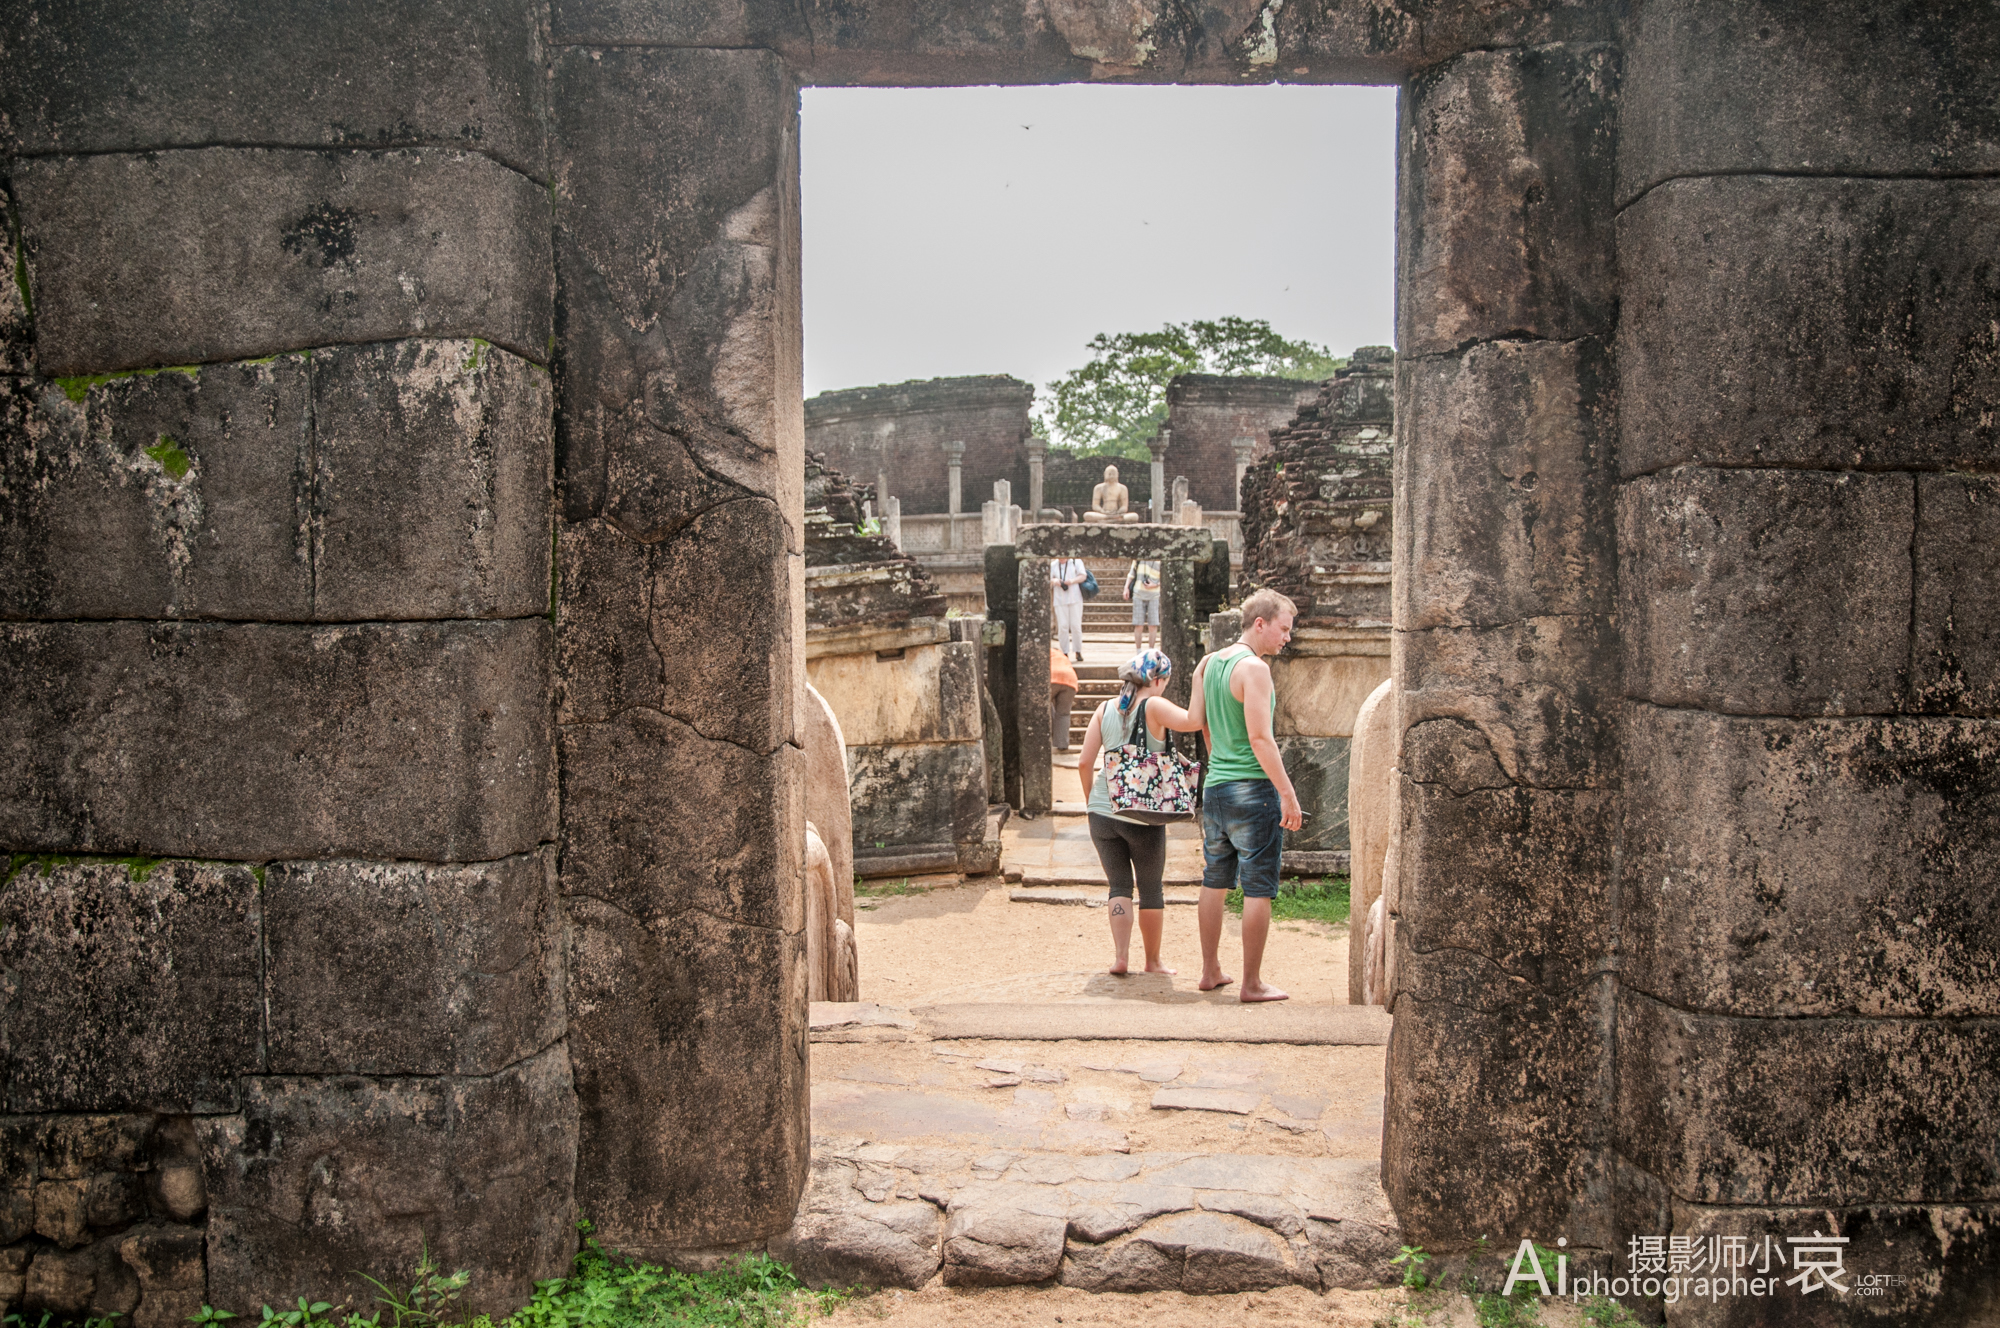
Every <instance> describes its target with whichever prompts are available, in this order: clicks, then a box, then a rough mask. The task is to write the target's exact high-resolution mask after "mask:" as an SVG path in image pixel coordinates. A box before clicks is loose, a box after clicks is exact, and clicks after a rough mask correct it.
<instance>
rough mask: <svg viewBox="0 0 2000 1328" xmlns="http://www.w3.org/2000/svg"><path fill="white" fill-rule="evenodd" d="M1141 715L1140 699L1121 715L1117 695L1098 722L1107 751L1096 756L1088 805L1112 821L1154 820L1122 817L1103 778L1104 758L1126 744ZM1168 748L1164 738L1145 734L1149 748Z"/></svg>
mask: <svg viewBox="0 0 2000 1328" xmlns="http://www.w3.org/2000/svg"><path fill="white" fill-rule="evenodd" d="M1138 715H1139V702H1137V701H1134V702H1133V703H1132V708H1131V709H1130V710H1128V711H1126V712H1125V713H1124V714H1122V715H1121V714H1119V713H1118V701H1117V699H1116V698H1115V697H1114V698H1113V699H1111V700H1109V701H1106V702H1105V703H1104V709H1103V715H1102V717H1101V718H1100V719H1099V720H1098V721H1097V733H1098V736H1099V737H1100V738H1102V739H1103V740H1104V751H1103V752H1102V753H1101V754H1100V755H1099V756H1098V758H1097V778H1096V779H1094V780H1092V781H1091V784H1090V801H1089V802H1088V803H1087V804H1085V805H1086V806H1088V807H1089V809H1090V810H1091V811H1093V812H1096V813H1097V814H1098V815H1099V816H1109V817H1110V818H1111V819H1112V820H1114V821H1123V822H1125V823H1126V824H1127V825H1148V824H1151V823H1150V822H1147V821H1138V820H1134V819H1133V818H1132V817H1130V816H1120V815H1119V814H1118V813H1117V812H1116V811H1114V810H1112V807H1111V785H1110V783H1109V782H1107V781H1106V780H1105V778H1104V760H1105V758H1106V757H1108V756H1109V755H1110V754H1111V751H1112V749H1113V748H1116V747H1123V746H1124V745H1125V741H1126V739H1127V738H1129V737H1130V736H1131V726H1132V722H1133V720H1135V719H1137V718H1138ZM1166 749H1167V744H1166V743H1165V742H1164V741H1163V740H1161V739H1159V738H1155V737H1154V736H1153V735H1152V734H1150V733H1148V734H1147V735H1146V750H1148V751H1153V752H1163V751H1165V750H1166Z"/></svg>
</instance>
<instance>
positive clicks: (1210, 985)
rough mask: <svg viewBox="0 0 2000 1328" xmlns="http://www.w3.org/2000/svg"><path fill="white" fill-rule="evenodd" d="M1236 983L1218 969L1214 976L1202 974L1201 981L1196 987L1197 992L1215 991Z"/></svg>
mask: <svg viewBox="0 0 2000 1328" xmlns="http://www.w3.org/2000/svg"><path fill="white" fill-rule="evenodd" d="M1234 981H1236V979H1235V978H1232V977H1230V976H1229V975H1228V974H1227V973H1224V972H1222V971H1221V970H1220V969H1217V970H1216V972H1215V973H1214V975H1213V976H1211V975H1209V974H1207V973H1204V974H1202V975H1201V981H1200V982H1197V983H1195V984H1194V985H1195V990H1196V991H1214V990H1215V989H1216V988H1217V987H1226V986H1228V985H1229V984H1230V983H1232V982H1234Z"/></svg>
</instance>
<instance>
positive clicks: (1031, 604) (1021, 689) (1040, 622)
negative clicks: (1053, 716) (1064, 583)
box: [1014, 556, 1055, 816]
mask: <svg viewBox="0 0 2000 1328" xmlns="http://www.w3.org/2000/svg"><path fill="white" fill-rule="evenodd" d="M1019 569H1020V582H1019V584H1020V598H1019V601H1018V602H1017V604H1016V607H1015V615H1016V616H1015V619H1014V622H1015V629H1016V635H1017V637H1018V638H1019V642H1020V644H1019V645H1018V646H1016V647H1015V650H1014V694H1015V697H1016V701H1015V709H1014V713H1015V729H1016V731H1017V732H1019V734H1020V735H1021V737H1020V747H1021V810H1022V811H1023V812H1026V813H1028V814H1029V815H1031V816H1042V815H1045V814H1047V812H1048V811H1049V809H1050V808H1051V807H1052V806H1054V803H1053V802H1052V801H1051V799H1052V797H1053V796H1054V789H1053V786H1052V780H1053V776H1054V771H1053V769H1052V768H1051V767H1052V764H1053V761H1054V757H1053V754H1052V753H1053V749H1052V748H1051V747H1050V746H1049V742H1050V734H1049V635H1050V630H1051V628H1052V627H1053V626H1054V625H1055V624H1054V616H1055V598H1054V593H1053V590H1052V588H1051V587H1050V585H1049V560H1048V559H1047V558H1043V557H1036V556H1027V557H1022V558H1020V559H1019Z"/></svg>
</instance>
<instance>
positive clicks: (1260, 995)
mask: <svg viewBox="0 0 2000 1328" xmlns="http://www.w3.org/2000/svg"><path fill="white" fill-rule="evenodd" d="M1236 999H1237V1000H1239V1001H1241V1002H1242V1003H1243V1004H1245V1005H1250V1004H1253V1003H1255V1002H1257V1001H1289V1000H1290V999H1292V998H1291V995H1290V994H1289V993H1287V992H1282V991H1279V990H1278V989H1277V988H1276V987H1274V986H1272V985H1271V984H1270V983H1268V982H1260V983H1258V984H1257V985H1256V986H1254V987H1245V988H1244V989H1243V990H1242V991H1241V992H1239V993H1238V994H1237V997H1236Z"/></svg>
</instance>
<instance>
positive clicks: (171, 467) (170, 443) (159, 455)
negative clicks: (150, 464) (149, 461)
mask: <svg viewBox="0 0 2000 1328" xmlns="http://www.w3.org/2000/svg"><path fill="white" fill-rule="evenodd" d="M146 455H147V456H149V457H151V458H153V460H155V461H157V462H159V463H160V469H162V470H164V471H166V472H167V474H169V475H171V476H173V477H174V478H175V479H177V480H182V479H186V478H187V473H188V468H189V467H190V466H191V465H193V463H192V462H191V461H189V460H188V454H187V453H185V452H183V451H181V445H180V444H179V443H177V442H175V441H174V439H173V435H172V434H165V433H163V434H161V435H160V441H159V442H157V443H155V444H154V445H153V446H151V447H149V448H147V449H146Z"/></svg>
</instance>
